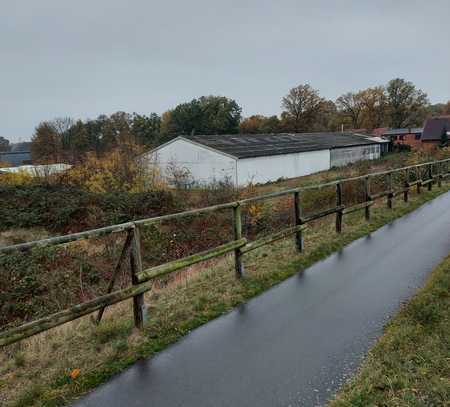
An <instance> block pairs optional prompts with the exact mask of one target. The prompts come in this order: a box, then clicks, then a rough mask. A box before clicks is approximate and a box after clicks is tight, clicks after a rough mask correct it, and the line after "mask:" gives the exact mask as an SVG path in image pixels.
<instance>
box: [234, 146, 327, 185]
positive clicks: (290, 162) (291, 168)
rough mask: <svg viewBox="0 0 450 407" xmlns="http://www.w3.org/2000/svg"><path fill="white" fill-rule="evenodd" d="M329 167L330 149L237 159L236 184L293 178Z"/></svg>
mask: <svg viewBox="0 0 450 407" xmlns="http://www.w3.org/2000/svg"><path fill="white" fill-rule="evenodd" d="M329 168H330V150H320V151H308V152H303V153H295V154H281V155H272V156H267V157H254V158H245V159H240V160H238V164H237V173H238V176H237V177H238V184H239V185H246V184H248V183H250V182H253V183H264V182H268V181H276V180H277V179H279V178H294V177H299V176H302V175H308V174H312V173H314V172H318V171H323V170H328V169H329Z"/></svg>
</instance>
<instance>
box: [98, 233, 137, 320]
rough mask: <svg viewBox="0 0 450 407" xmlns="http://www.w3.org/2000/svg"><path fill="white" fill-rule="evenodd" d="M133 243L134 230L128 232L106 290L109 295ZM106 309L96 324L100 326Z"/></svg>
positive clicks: (100, 310) (101, 312) (100, 314)
mask: <svg viewBox="0 0 450 407" xmlns="http://www.w3.org/2000/svg"><path fill="white" fill-rule="evenodd" d="M132 241H133V230H132V229H129V230H128V232H127V237H126V239H125V243H124V245H123V248H122V252H121V253H120V257H119V261H118V262H117V264H116V267H115V269H114V271H113V274H112V276H111V280H110V281H109V284H108V288H107V290H106V292H107V293H108V294H109V293H111V292H112V290H113V288H114V283H115V281H116V277H117V275H118V274H119V272H120V270H121V269H122V265H123V263H124V262H125V260H126V259H127V258H128V256H129V251H130V248H131V243H132ZM105 308H106V307H103V308H100V309H99V311H98V314H97V319H96V320H95V323H96V324H99V323H100V321H101V320H102V317H103V313H104V312H105Z"/></svg>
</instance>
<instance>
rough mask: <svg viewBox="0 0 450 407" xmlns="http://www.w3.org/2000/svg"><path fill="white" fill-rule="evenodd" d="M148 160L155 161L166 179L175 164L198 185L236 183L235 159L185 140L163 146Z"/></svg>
mask: <svg viewBox="0 0 450 407" xmlns="http://www.w3.org/2000/svg"><path fill="white" fill-rule="evenodd" d="M146 158H147V159H149V160H150V161H153V162H154V163H155V164H156V165H157V166H158V167H159V168H160V170H161V173H162V175H163V176H166V177H167V176H168V177H170V175H171V174H170V173H169V172H170V171H168V167H170V165H171V164H174V165H175V167H177V169H187V170H188V171H189V172H190V174H191V176H192V180H193V181H195V182H197V183H201V184H209V183H212V182H214V181H224V180H225V179H229V180H230V181H231V182H232V183H233V184H235V183H236V160H235V159H234V158H232V157H228V156H226V155H223V154H220V153H217V152H215V151H213V150H210V149H209V148H206V147H202V146H200V145H197V144H193V143H190V142H188V141H185V140H183V139H176V140H174V141H173V142H171V143H168V144H167V145H165V146H162V147H161V148H159V149H158V150H156V152H154V153H153V155H151V154H150V153H149V154H148V155H147V157H146Z"/></svg>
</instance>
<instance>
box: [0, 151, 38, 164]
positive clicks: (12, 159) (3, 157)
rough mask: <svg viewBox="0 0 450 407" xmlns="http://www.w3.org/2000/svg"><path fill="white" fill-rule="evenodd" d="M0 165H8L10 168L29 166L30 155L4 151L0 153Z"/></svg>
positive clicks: (22, 152) (27, 152)
mask: <svg viewBox="0 0 450 407" xmlns="http://www.w3.org/2000/svg"><path fill="white" fill-rule="evenodd" d="M0 163H2V164H5V163H6V164H8V165H9V166H10V167H19V166H20V165H26V164H31V154H30V152H29V151H6V152H0Z"/></svg>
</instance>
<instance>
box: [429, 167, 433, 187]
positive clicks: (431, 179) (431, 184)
mask: <svg viewBox="0 0 450 407" xmlns="http://www.w3.org/2000/svg"><path fill="white" fill-rule="evenodd" d="M428 179H429V180H430V182H429V183H428V191H431V189H432V188H433V165H432V164H430V165H428Z"/></svg>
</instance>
